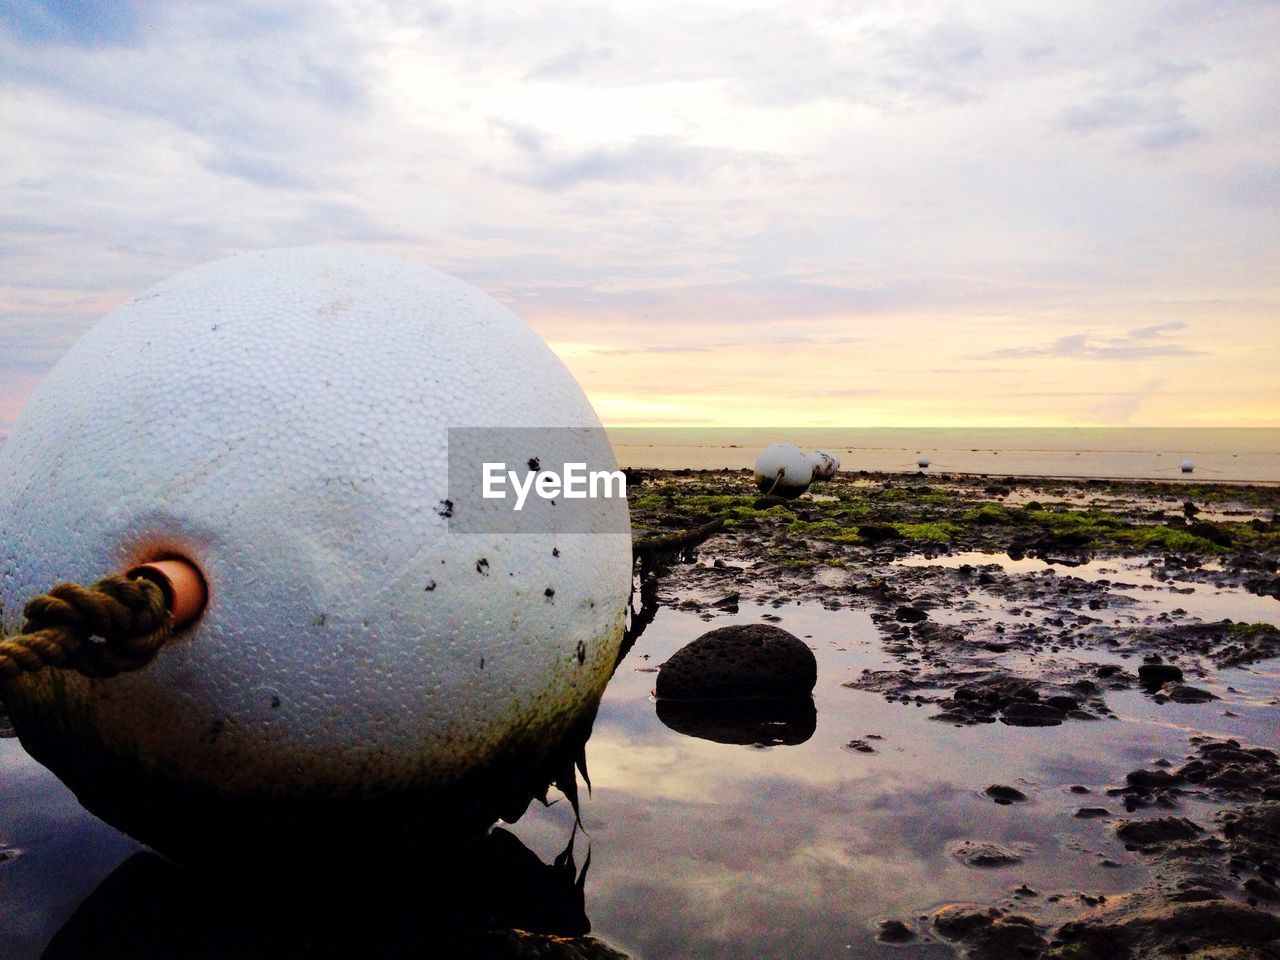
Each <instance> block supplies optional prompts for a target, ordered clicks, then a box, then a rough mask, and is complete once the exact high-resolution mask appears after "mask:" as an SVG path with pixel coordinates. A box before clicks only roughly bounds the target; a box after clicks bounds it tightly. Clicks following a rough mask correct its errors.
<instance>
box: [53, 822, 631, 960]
mask: <svg viewBox="0 0 1280 960" xmlns="http://www.w3.org/2000/svg"><path fill="white" fill-rule="evenodd" d="M332 854H333V859H334V861H335V877H331V878H330V879H331V880H333V879H337V880H339V881H340V882H331V883H320V882H312V883H310V884H307V883H306V881H305V880H303V881H298V880H297V879H296V878H295V880H294V881H291V882H290V883H289V884H278V883H273V884H272V885H271V886H270V887H269V888H267V887H265V886H264V887H257V886H255V885H254V882H255V878H254V876H253V875H252V874H246V873H244V872H241V873H236V874H233V875H230V876H228V875H222V876H206V875H204V874H200V873H195V872H190V871H187V870H185V869H183V868H181V867H178V866H175V865H173V864H171V863H169V862H167V861H165V860H162V859H160V858H159V857H157V856H155V855H153V854H150V853H140V854H136V855H135V856H133V857H131V858H130V859H129V860H127V861H125V863H123V864H122V865H121V866H120V867H119V868H117V869H116V871H115V872H114V873H113V874H111V876H109V877H108V878H107V879H106V880H105V881H104V882H103V883H102V884H101V885H100V886H99V887H98V889H97V890H95V891H94V892H93V894H92V895H90V897H89V898H88V899H87V900H85V901H84V903H82V904H81V905H80V907H79V908H78V909H77V910H76V912H75V913H74V914H73V915H72V917H71V918H70V920H68V921H67V923H66V924H65V925H64V926H63V928H62V929H61V930H60V931H59V932H58V934H57V935H56V936H55V937H54V938H53V941H52V942H51V943H50V944H49V946H48V947H47V949H46V950H45V952H44V954H43V957H44V960H62V958H75V960H106V958H117V957H129V958H131V960H153V958H155V960H158V958H166V960H167V958H171V957H189V958H192V960H212V958H215V957H217V958H221V957H236V958H244V960H267V958H270V960H278V958H281V957H294V956H306V957H313V956H322V957H339V956H341V957H346V956H350V957H360V956H484V957H495V958H500V960H506V958H512V960H515V958H525V957H546V958H563V960H570V958H573V960H597V958H598V960H624V958H625V955H624V954H621V953H619V952H618V951H616V950H614V949H613V948H612V947H610V946H608V944H605V943H604V942H603V941H600V940H597V939H595V938H593V937H589V936H586V934H587V932H588V931H589V930H590V929H591V924H590V921H588V919H587V916H586V913H585V910H584V906H583V904H584V884H585V881H586V873H587V867H586V865H584V866H583V867H582V869H581V871H579V870H578V867H577V865H576V863H575V858H574V851H573V840H572V839H571V840H570V842H569V845H568V846H567V847H566V849H565V850H564V852H562V853H561V854H560V856H558V857H556V859H555V860H554V862H552V863H550V864H546V863H543V862H542V861H541V860H539V859H538V857H537V856H536V855H535V854H534V853H532V852H531V851H530V850H529V849H528V848H527V847H525V846H524V844H522V843H521V842H520V841H519V840H518V839H516V837H515V836H514V835H513V834H511V833H508V832H507V831H506V830H502V829H495V830H493V831H492V832H491V833H489V834H488V835H486V836H485V837H483V838H481V839H480V840H478V841H476V842H474V843H472V844H471V845H469V846H467V847H465V848H463V849H461V850H459V851H457V852H456V853H454V854H451V855H448V856H444V857H439V858H431V859H424V860H423V861H421V863H420V864H419V865H418V869H417V870H415V871H414V872H412V873H409V874H406V873H405V872H404V871H402V870H401V871H392V870H386V871H382V872H378V873H359V874H356V875H348V874H345V873H337V871H338V870H340V868H341V861H342V858H343V854H344V851H343V850H341V849H334V850H333V851H332ZM588 859H589V858H588ZM227 866H228V867H229V868H231V869H234V868H235V867H236V862H235V851H229V852H228V864H227ZM406 877H408V878H411V879H412V882H406Z"/></svg>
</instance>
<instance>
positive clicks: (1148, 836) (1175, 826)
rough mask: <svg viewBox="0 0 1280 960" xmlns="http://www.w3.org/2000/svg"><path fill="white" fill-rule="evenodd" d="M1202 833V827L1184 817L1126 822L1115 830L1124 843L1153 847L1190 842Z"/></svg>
mask: <svg viewBox="0 0 1280 960" xmlns="http://www.w3.org/2000/svg"><path fill="white" fill-rule="evenodd" d="M1202 833H1204V827H1202V826H1200V825H1199V824H1196V823H1192V822H1191V821H1190V820H1188V819H1187V818H1186V817H1153V818H1151V819H1149V820H1126V821H1125V822H1124V823H1122V824H1120V826H1119V827H1117V828H1116V836H1117V837H1119V838H1120V839H1121V840H1123V841H1124V842H1125V843H1129V844H1135V845H1137V846H1143V847H1146V846H1155V845H1158V844H1162V843H1170V842H1172V841H1174V840H1190V839H1192V838H1193V837H1196V836H1199V835H1200V834H1202Z"/></svg>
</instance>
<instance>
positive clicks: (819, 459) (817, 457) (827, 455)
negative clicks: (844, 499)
mask: <svg viewBox="0 0 1280 960" xmlns="http://www.w3.org/2000/svg"><path fill="white" fill-rule="evenodd" d="M809 460H810V462H811V463H812V464H813V479H815V480H830V479H831V478H832V477H834V476H835V475H836V472H837V471H839V469H840V458H839V457H837V456H836V455H835V454H834V453H831V452H829V451H827V450H815V451H813V454H812V455H811V456H810V457H809Z"/></svg>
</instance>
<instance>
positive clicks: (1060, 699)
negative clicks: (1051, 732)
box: [1044, 694, 1080, 711]
mask: <svg viewBox="0 0 1280 960" xmlns="http://www.w3.org/2000/svg"><path fill="white" fill-rule="evenodd" d="M1044 702H1045V703H1047V704H1048V705H1049V706H1051V707H1057V708H1058V709H1059V710H1063V711H1071V710H1078V709H1079V708H1080V701H1079V700H1077V699H1076V698H1075V697H1068V696H1065V695H1064V694H1057V695H1056V696H1052V697H1045V700H1044Z"/></svg>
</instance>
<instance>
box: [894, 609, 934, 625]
mask: <svg viewBox="0 0 1280 960" xmlns="http://www.w3.org/2000/svg"><path fill="white" fill-rule="evenodd" d="M893 616H894V619H895V620H899V621H901V622H902V623H920V622H921V621H924V620H928V619H929V614H927V613H925V611H923V610H921V609H920V608H919V607H899V608H898V609H897V610H895V611H894V612H893Z"/></svg>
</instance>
